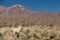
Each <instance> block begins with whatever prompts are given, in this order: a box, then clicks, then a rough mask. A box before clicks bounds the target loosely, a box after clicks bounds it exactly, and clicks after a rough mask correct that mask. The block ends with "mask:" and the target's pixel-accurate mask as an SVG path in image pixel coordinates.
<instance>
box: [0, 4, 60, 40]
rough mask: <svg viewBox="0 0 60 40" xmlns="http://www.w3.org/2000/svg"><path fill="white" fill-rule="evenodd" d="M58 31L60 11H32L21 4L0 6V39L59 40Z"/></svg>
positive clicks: (59, 29) (59, 27) (59, 34)
mask: <svg viewBox="0 0 60 40" xmlns="http://www.w3.org/2000/svg"><path fill="white" fill-rule="evenodd" d="M19 25H20V26H21V28H20V27H19V28H18V26H19ZM20 29H21V30H20ZM18 30H19V31H18ZM59 31H60V12H32V11H31V10H29V9H27V8H26V7H23V6H21V5H14V6H11V7H9V8H6V7H3V6H0V40H60V32H59Z"/></svg>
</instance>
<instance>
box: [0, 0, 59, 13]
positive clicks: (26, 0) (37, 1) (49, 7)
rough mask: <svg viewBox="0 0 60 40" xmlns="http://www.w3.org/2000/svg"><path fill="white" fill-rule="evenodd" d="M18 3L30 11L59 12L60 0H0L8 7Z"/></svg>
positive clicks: (0, 2)
mask: <svg viewBox="0 0 60 40" xmlns="http://www.w3.org/2000/svg"><path fill="white" fill-rule="evenodd" d="M15 4H20V5H22V6H25V7H26V8H28V9H30V10H32V11H38V12H41V11H44V12H60V0H0V5H3V6H6V7H10V6H12V5H15Z"/></svg>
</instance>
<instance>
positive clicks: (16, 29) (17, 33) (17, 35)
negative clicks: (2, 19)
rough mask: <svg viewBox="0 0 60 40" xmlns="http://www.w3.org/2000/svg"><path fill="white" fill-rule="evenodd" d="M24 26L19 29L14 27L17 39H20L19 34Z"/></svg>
mask: <svg viewBox="0 0 60 40" xmlns="http://www.w3.org/2000/svg"><path fill="white" fill-rule="evenodd" d="M21 29H22V26H18V27H12V28H11V30H12V31H13V33H14V35H16V38H19V32H20V31H21Z"/></svg>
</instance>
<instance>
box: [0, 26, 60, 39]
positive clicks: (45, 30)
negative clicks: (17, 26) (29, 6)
mask: <svg viewBox="0 0 60 40" xmlns="http://www.w3.org/2000/svg"><path fill="white" fill-rule="evenodd" d="M0 36H1V35H0ZM15 36H16V35H14V34H13V32H11V30H9V29H7V30H6V31H5V33H4V35H3V36H1V37H0V39H1V40H16V39H17V40H18V39H19V40H60V29H59V26H52V27H49V26H28V27H27V26H24V27H23V28H22V30H21V31H20V32H19V38H16V37H15ZM2 38H3V39H2Z"/></svg>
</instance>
